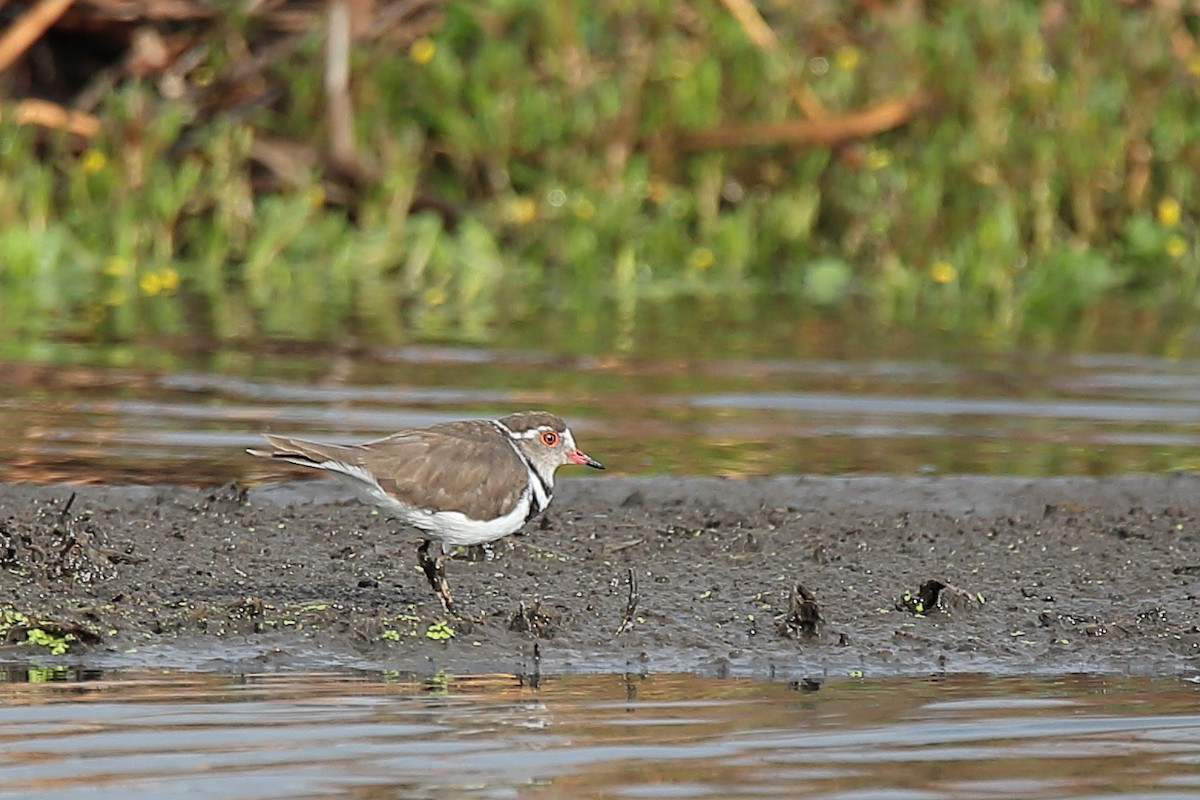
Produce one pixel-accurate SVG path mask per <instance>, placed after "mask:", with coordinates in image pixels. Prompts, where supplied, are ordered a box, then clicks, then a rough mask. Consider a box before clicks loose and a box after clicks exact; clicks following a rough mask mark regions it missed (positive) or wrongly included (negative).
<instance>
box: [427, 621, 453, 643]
mask: <svg viewBox="0 0 1200 800" xmlns="http://www.w3.org/2000/svg"><path fill="white" fill-rule="evenodd" d="M425 636H426V637H427V638H430V639H433V640H434V641H435V642H444V641H447V640H449V639H450V638H451V637H453V636H454V629H453V628H451V627H450V625H449V623H447V622H446V621H445V620H443V621H441V622H435V623H433V624H432V625H430V626H429V629H428V630H426V631H425Z"/></svg>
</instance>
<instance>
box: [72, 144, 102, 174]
mask: <svg viewBox="0 0 1200 800" xmlns="http://www.w3.org/2000/svg"><path fill="white" fill-rule="evenodd" d="M107 164H108V157H107V156H105V155H104V153H101V152H100V151H99V150H97V149H96V148H94V147H89V148H88V149H87V150H84V151H83V155H82V156H80V157H79V168H80V169H81V170H83V174H84V175H95V174H96V173H97V172H99V171H100V170H102V169H104V167H105V165H107Z"/></svg>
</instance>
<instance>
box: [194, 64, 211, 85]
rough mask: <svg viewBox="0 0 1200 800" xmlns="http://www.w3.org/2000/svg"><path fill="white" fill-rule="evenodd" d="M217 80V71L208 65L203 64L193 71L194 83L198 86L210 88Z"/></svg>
mask: <svg viewBox="0 0 1200 800" xmlns="http://www.w3.org/2000/svg"><path fill="white" fill-rule="evenodd" d="M216 79H217V73H216V71H215V70H214V69H213V68H212V67H210V66H208V65H207V64H201V65H200V66H198V67H196V68H195V69H194V70H192V83H194V84H196V85H197V86H208V85H209V84H211V83H212V82H213V81H214V80H216Z"/></svg>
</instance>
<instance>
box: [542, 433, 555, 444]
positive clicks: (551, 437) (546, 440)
mask: <svg viewBox="0 0 1200 800" xmlns="http://www.w3.org/2000/svg"><path fill="white" fill-rule="evenodd" d="M542 444H544V445H546V447H554V445H556V444H558V434H557V433H555V432H554V431H542Z"/></svg>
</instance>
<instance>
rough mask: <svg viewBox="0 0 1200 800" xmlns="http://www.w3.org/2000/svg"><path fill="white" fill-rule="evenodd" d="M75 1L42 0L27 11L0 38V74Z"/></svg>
mask: <svg viewBox="0 0 1200 800" xmlns="http://www.w3.org/2000/svg"><path fill="white" fill-rule="evenodd" d="M72 2H73V0H41V2H40V3H38V4H37V5H36V6H34V7H33V8H31V9H29V10H28V11H26V12H25V13H24V14H22V15H21V16H20V18H19V19H18V20H17V21H16V22H14V23H13V24H12V25H9V26H8V30H6V31H5V32H4V35H3V36H0V72H3V71H4V70H6V69H8V68H9V67H10V66H12V63H13V62H14V61H16V60H17V59H18V58H20V57H21V54H22V53H24V52H25V51H26V50H28V49H29V46H30V45H31V44H33V43H34V42H36V41H37V40H38V39H39V38H40V37H41V35H42V34H43V33H45V32H46V31H47V30H48V29H49V28H50V26H51V25H53V24H54V23H55V22H57V21H58V18H59V17H61V16H62V15H63V13H65V12H66V10H67V9H68V8H70V7H71V3H72Z"/></svg>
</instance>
